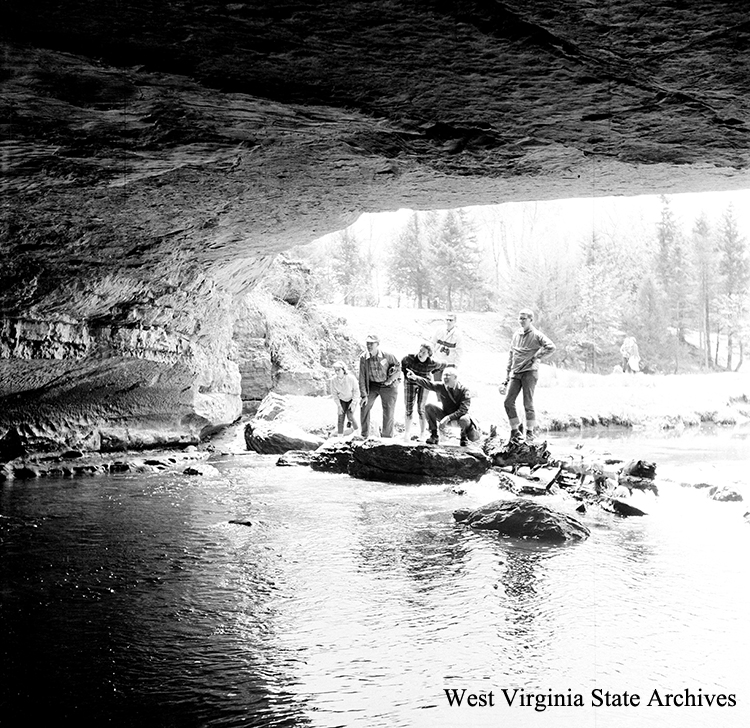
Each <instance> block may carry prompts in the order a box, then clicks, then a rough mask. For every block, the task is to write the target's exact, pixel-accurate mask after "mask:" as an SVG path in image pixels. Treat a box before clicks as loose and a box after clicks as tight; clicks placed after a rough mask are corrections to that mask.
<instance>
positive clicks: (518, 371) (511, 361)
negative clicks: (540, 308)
mask: <svg viewBox="0 0 750 728" xmlns="http://www.w3.org/2000/svg"><path fill="white" fill-rule="evenodd" d="M518 321H519V323H520V324H521V328H520V329H519V330H518V331H516V333H515V334H513V338H512V339H511V342H510V351H509V352H508V374H507V376H506V378H505V381H504V382H503V383H502V384H501V385H500V388H499V389H500V394H504V395H505V402H504V405H505V412H506V414H507V415H508V420H509V421H510V439H511V441H513V440H516V441H518V440H520V439H521V438H522V437H523V425H522V424H521V420H520V418H519V417H518V413H517V411H516V399H518V394H519V393H520V392H521V391H523V408H524V411H525V412H526V440H527V441H528V442H533V440H534V435H535V428H536V412H535V411H534V390H535V389H536V383H537V381H538V380H539V361H540V360H541V359H543V358H545V357H548V356H549V355H550V354H552V352H553V351H554V350H555V348H556V347H555V345H554V344H553V343H552V341H551V340H550V339H549V338H548V337H547V336H545V335H544V334H543V333H542V332H541V331H539V330H538V329H535V328H534V326H533V321H534V314H533V312H532V311H530V310H529V309H527V308H525V309H522V310H521V311H519V313H518Z"/></svg>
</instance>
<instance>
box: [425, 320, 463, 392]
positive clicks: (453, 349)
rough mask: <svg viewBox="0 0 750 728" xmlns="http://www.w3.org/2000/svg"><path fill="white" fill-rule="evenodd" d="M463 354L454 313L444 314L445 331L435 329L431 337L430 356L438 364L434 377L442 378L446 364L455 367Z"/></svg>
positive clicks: (461, 338)
mask: <svg viewBox="0 0 750 728" xmlns="http://www.w3.org/2000/svg"><path fill="white" fill-rule="evenodd" d="M462 355H463V336H461V331H460V329H459V328H458V326H456V314H455V313H452V312H448V313H447V314H446V315H445V331H436V332H435V334H434V336H433V337H432V358H433V359H434V360H435V361H436V362H437V363H438V364H440V367H439V368H438V369H436V370H435V379H436V380H438V381H440V380H441V379H442V373H443V369H445V367H447V366H454V367H457V366H458V365H459V364H460V363H461V357H462Z"/></svg>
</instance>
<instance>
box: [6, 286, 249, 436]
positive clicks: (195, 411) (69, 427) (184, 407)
mask: <svg viewBox="0 0 750 728" xmlns="http://www.w3.org/2000/svg"><path fill="white" fill-rule="evenodd" d="M118 284H119V285H118ZM93 302H95V304H94V303H93ZM231 303H232V299H231V296H230V295H229V294H227V293H225V292H222V291H221V290H220V289H218V288H217V287H216V286H215V285H214V284H213V283H212V282H211V281H210V280H208V279H206V278H204V277H203V276H201V275H200V274H199V273H198V272H197V271H193V272H192V273H190V274H189V275H188V274H186V275H185V278H183V280H182V285H181V287H179V288H178V287H176V286H170V285H166V284H165V283H164V281H161V282H157V281H153V280H152V281H148V282H141V283H140V284H136V283H135V282H134V281H133V280H129V279H127V278H123V279H122V280H121V281H118V278H117V276H108V277H107V278H106V279H104V280H102V281H100V282H89V284H88V285H87V286H86V287H85V288H84V289H83V290H79V291H75V290H73V289H72V288H71V289H70V291H69V296H68V298H67V300H65V301H64V302H63V301H62V300H60V302H59V305H58V307H57V311H56V312H55V314H54V316H55V318H54V319H53V320H50V319H49V318H47V319H46V320H45V319H42V318H41V317H40V318H39V319H32V318H29V317H26V318H10V317H8V318H5V319H2V320H0V437H3V436H5V435H6V434H7V433H8V432H9V431H11V430H14V431H15V432H16V433H17V434H18V435H19V436H20V437H21V440H22V441H23V443H24V446H25V447H26V448H27V449H29V450H57V449H66V448H83V449H94V450H98V449H105V450H106V449H121V448H125V447H148V446H156V445H164V444H174V443H191V442H196V441H197V440H198V439H199V437H200V435H201V433H203V432H205V431H207V430H210V429H212V428H214V427H216V426H218V425H221V424H228V423H230V422H232V421H233V420H235V419H236V418H237V417H238V416H239V414H240V409H241V407H240V398H239V394H240V375H239V370H238V367H237V363H236V361H234V360H233V358H232V357H233V355H234V352H233V348H232V345H231V333H232V324H233V320H234V311H233V307H232V305H231ZM75 312H79V316H78V317H76V316H74V313H75ZM86 314H88V315H86ZM37 315H39V314H37ZM48 315H49V314H48Z"/></svg>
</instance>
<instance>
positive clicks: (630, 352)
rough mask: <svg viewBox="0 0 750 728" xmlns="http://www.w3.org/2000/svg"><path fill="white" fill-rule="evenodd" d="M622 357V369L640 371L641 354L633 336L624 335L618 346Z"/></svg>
mask: <svg viewBox="0 0 750 728" xmlns="http://www.w3.org/2000/svg"><path fill="white" fill-rule="evenodd" d="M620 356H621V357H622V371H624V372H625V373H627V372H630V373H631V374H635V373H636V372H639V371H641V354H640V352H639V351H638V342H636V340H635V336H626V337H625V341H623V342H622V346H621V347H620Z"/></svg>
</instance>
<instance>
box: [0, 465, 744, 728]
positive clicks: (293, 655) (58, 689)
mask: <svg viewBox="0 0 750 728" xmlns="http://www.w3.org/2000/svg"><path fill="white" fill-rule="evenodd" d="M246 463H247V459H246V460H244V461H243V460H241V459H239V460H237V461H236V462H235V461H227V462H225V463H222V464H221V466H220V467H221V469H222V476H221V477H219V478H214V479H205V480H203V481H201V482H200V484H199V485H197V484H196V481H194V480H189V479H186V478H182V477H175V476H170V477H167V476H163V475H159V476H153V477H139V478H120V479H114V478H113V479H101V480H93V479H92V480H88V481H85V482H83V481H82V482H78V483H72V482H70V481H68V482H57V483H56V482H54V481H47V482H45V483H44V484H43V486H42V485H41V484H19V485H14V486H13V487H12V488H2V489H0V512H2V514H3V515H6V516H11V517H12V519H10V518H9V519H4V520H3V519H0V528H2V531H0V536H2V538H3V541H2V543H1V544H0V549H2V559H0V577H1V578H0V597H2V601H1V604H2V609H0V629H2V631H3V634H4V635H7V638H6V639H4V640H2V642H1V643H0V657H1V658H2V660H1V662H2V666H0V681H1V684H2V687H0V691H2V699H3V700H4V701H5V702H4V705H5V706H6V707H7V708H8V709H9V710H11V711H12V712H13V713H15V714H16V715H21V714H22V713H21V711H26V712H27V713H28V722H31V720H33V718H34V717H37V716H39V715H40V714H41V713H42V710H49V709H53V710H54V711H55V714H56V716H57V717H58V719H77V720H78V722H79V723H92V724H93V723H97V722H98V723H108V724H114V725H118V724H119V725H133V724H135V723H136V722H141V723H143V724H144V725H180V726H182V725H185V726H191V725H196V726H197V725H201V726H218V725H222V726H224V725H257V726H261V725H262V726H267V725H280V726H287V725H288V726H292V725H294V726H297V725H311V726H332V725H346V726H347V727H349V726H367V727H368V728H369V726H371V725H389V726H397V727H399V726H404V727H407V726H408V727H409V728H411V727H412V726H420V725H430V726H434V725H455V724H456V723H455V716H454V714H452V713H451V712H450V709H448V708H447V707H446V705H445V697H444V695H443V693H442V690H443V688H444V687H449V686H451V685H456V686H457V687H460V686H465V687H467V688H469V689H491V688H493V687H494V688H500V687H509V688H511V689H512V688H514V687H519V688H520V687H524V688H526V689H527V690H536V689H542V690H545V691H546V690H547V689H548V688H552V689H559V690H561V691H565V690H567V688H569V687H572V688H574V689H580V690H581V691H583V692H586V691H587V690H590V689H591V688H592V687H594V686H595V685H597V684H599V685H604V686H605V687H609V688H613V689H618V688H620V689H624V688H625V687H628V686H631V685H635V686H636V687H638V688H639V689H642V692H644V693H645V692H647V691H648V690H649V688H653V687H655V686H657V685H658V686H660V687H663V686H668V687H669V686H674V685H682V684H688V683H689V684H691V685H696V686H699V687H702V688H703V690H704V692H705V691H706V690H708V689H711V688H713V687H714V686H715V687H717V688H722V689H725V690H727V691H732V690H735V691H739V687H738V685H740V684H744V683H742V681H741V680H740V677H744V675H740V674H739V670H738V667H737V665H744V664H745V663H746V660H745V656H746V654H747V650H748V649H750V636H749V635H748V631H747V628H746V626H745V614H746V613H747V610H748V609H750V595H749V594H748V590H747V589H746V587H745V585H746V583H747V580H748V577H750V573H748V566H747V564H746V562H745V561H743V560H741V559H737V558H731V557H732V556H733V555H736V554H743V553H746V550H747V544H748V532H747V529H746V526H745V524H740V525H741V526H742V527H744V528H745V530H742V528H740V527H738V528H736V529H735V528H734V527H733V526H731V522H730V521H728V520H727V518H726V516H725V515H722V513H726V511H721V510H720V509H718V508H719V505H718V504H714V505H715V506H716V508H715V509H714V510H711V511H710V512H707V511H706V509H705V500H699V499H697V498H692V497H686V496H692V495H695V493H694V492H693V491H684V490H683V489H679V488H677V489H676V492H675V493H672V492H671V491H670V490H669V489H666V490H665V495H663V496H660V498H659V499H658V500H655V502H654V503H655V507H654V509H653V512H652V513H650V515H649V516H648V517H647V518H644V519H618V518H617V517H615V516H612V515H611V514H608V513H604V512H602V513H598V514H597V513H594V512H592V513H590V514H588V515H587V516H586V518H587V519H588V521H587V522H588V525H589V526H590V527H591V529H592V536H591V538H590V539H589V540H588V541H586V542H583V543H579V544H575V545H572V546H568V547H557V546H555V547H549V546H543V545H540V544H536V543H534V542H523V541H514V540H510V539H503V538H500V537H498V536H497V535H496V534H491V533H480V532H475V531H472V530H471V529H469V528H466V527H465V526H463V525H460V524H456V523H455V522H454V520H453V518H452V511H453V510H454V509H455V508H456V507H458V506H459V505H467V500H468V501H469V502H470V503H472V504H473V503H477V504H479V503H481V502H486V501H488V500H490V499H491V498H492V497H494V495H493V492H491V489H490V488H488V487H487V486H486V484H484V485H482V484H477V485H475V486H470V487H468V486H467V495H466V496H465V497H464V499H461V498H458V497H457V496H455V495H453V494H452V493H451V492H450V491H449V490H446V489H444V488H440V487H432V486H423V487H404V486H392V485H388V484H382V483H365V482H353V481H351V480H350V479H348V478H345V477H343V476H330V475H325V474H311V473H310V472H309V471H307V470H304V469H298V470H295V471H290V470H289V469H284V470H283V471H282V470H281V469H275V468H273V466H272V465H271V466H266V468H265V469H263V468H260V467H258V466H257V463H253V464H252V465H251V466H248V467H246ZM724 505H726V504H724ZM657 506H658V507H657ZM231 519H239V520H243V521H248V522H250V523H251V524H252V525H251V526H243V525H236V524H229V523H228V522H229V521H230V520H231ZM696 689H697V687H696ZM6 715H8V712H7V711H6V714H5V715H4V722H5V716H6ZM619 715H620V714H614V715H609V714H608V715H606V716H604V717H602V718H601V721H600V722H605V721H606V723H607V725H608V726H618V725H623V723H622V722H618V721H620V720H621V719H620V717H618V716H619ZM733 715H734V716H739V712H737V713H735V714H733ZM649 716H650V714H648V715H647V714H641V713H639V714H638V715H636V716H635V718H637V719H638V720H637V721H636V722H637V723H638V724H639V725H640V724H648V721H649V719H650V718H649ZM536 717H538V716H535V715H529V714H528V713H520V714H519V713H513V714H512V715H511V714H506V713H502V714H500V713H490V714H487V715H484V714H482V715H480V716H477V717H472V718H471V721H472V722H471V725H472V726H473V725H498V724H505V723H509V724H512V723H513V720H515V721H516V724H519V725H521V724H522V725H524V726H526V725H541V726H546V725H550V724H551V722H554V723H555V725H594V724H595V722H596V719H597V716H596V715H592V714H591V713H580V714H578V713H577V714H575V716H573V717H575V718H576V721H572V720H571V716H569V715H568V714H565V715H562V716H561V715H560V714H559V713H555V714H554V715H553V716H550V714H544V715H543V716H542V717H543V720H540V721H539V722H538V723H534V720H535V719H536ZM660 717H661V714H660ZM710 717H711V716H710V715H707V714H705V713H704V712H701V711H695V712H694V713H691V714H690V716H689V717H688V718H687V719H685V718H684V715H683V714H681V715H680V719H681V720H684V721H685V722H684V725H690V724H691V721H694V722H693V724H694V725H695V724H700V723H699V722H698V723H696V722H695V721H698V719H699V718H700V719H706V720H703V721H702V722H703V724H704V725H707V724H710V720H708V718H710ZM631 720H632V719H631ZM631 724H635V723H631ZM652 724H653V723H652ZM662 724H663V725H668V724H669V722H668V721H667V722H662ZM737 724H742V722H738V723H737Z"/></svg>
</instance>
